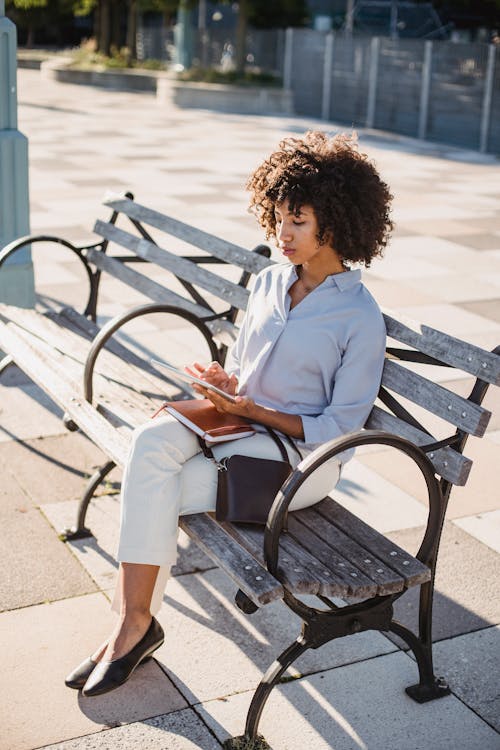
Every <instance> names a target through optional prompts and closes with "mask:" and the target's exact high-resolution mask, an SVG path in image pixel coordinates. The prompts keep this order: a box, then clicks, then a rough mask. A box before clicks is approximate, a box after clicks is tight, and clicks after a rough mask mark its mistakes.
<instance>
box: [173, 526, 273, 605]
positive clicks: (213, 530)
mask: <svg viewBox="0 0 500 750" xmlns="http://www.w3.org/2000/svg"><path fill="white" fill-rule="evenodd" d="M179 526H180V527H181V529H183V531H185V532H186V534H187V535H188V536H189V537H191V539H193V540H194V541H195V542H196V543H197V544H198V546H199V547H201V549H202V550H203V551H204V552H205V553H206V554H207V555H208V556H209V557H210V559H211V560H214V562H216V563H217V564H218V565H219V566H220V567H221V568H223V569H224V570H225V572H226V573H227V574H228V575H229V576H230V577H231V578H232V580H233V581H234V582H235V583H236V585H237V587H238V588H240V589H241V590H242V591H244V592H245V594H247V596H248V597H249V598H250V599H251V600H252V601H253V602H254V604H256V605H257V606H258V607H260V606H262V605H263V604H268V603H269V602H272V601H274V600H276V599H282V598H283V586H282V585H281V583H280V582H279V581H277V580H276V578H274V577H273V576H272V575H271V574H270V573H269V572H268V571H267V570H266V569H265V568H264V567H263V566H262V565H261V564H260V563H259V562H258V561H257V560H256V559H255V558H254V557H253V555H251V554H250V553H249V552H247V551H246V550H245V549H244V548H243V547H241V545H239V544H238V543H237V542H236V541H235V540H234V539H233V538H232V537H231V536H230V535H229V534H227V533H226V532H225V531H224V529H223V528H222V527H221V526H220V525H219V524H217V523H216V522H215V520H214V519H213V518H212V517H211V516H209V515H208V513H195V514H192V515H189V516H181V517H180V519H179Z"/></svg>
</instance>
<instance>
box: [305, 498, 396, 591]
mask: <svg viewBox="0 0 500 750" xmlns="http://www.w3.org/2000/svg"><path fill="white" fill-rule="evenodd" d="M323 502H324V501H323ZM319 505H321V504H319ZM300 521H301V523H303V524H305V525H306V526H308V527H309V529H311V531H314V533H315V534H317V535H318V536H319V537H321V539H322V540H323V541H324V542H325V543H326V544H328V545H329V546H330V547H332V548H333V549H334V550H337V551H341V554H342V556H343V557H345V558H346V560H348V561H349V562H350V563H351V565H352V566H354V568H355V570H354V571H353V572H352V573H350V575H351V577H352V578H353V581H354V584H355V583H356V580H357V578H358V573H357V572H356V569H357V570H358V571H361V572H362V573H363V574H364V575H365V576H367V577H368V578H370V579H371V580H372V581H373V582H374V583H376V584H377V593H378V594H380V595H384V594H395V593H396V592H398V591H402V590H403V588H404V578H403V577H402V575H401V574H400V573H396V572H395V571H394V569H393V567H389V566H388V565H387V564H386V563H385V562H383V561H382V560H381V559H380V558H378V557H377V556H376V555H375V554H374V553H373V551H371V550H370V552H369V554H368V551H367V550H366V549H364V547H363V546H362V545H361V544H359V542H357V541H356V540H355V539H353V538H352V537H351V536H349V535H348V534H346V533H345V532H344V531H343V530H342V529H340V528H339V527H338V526H336V525H335V524H334V523H331V520H329V519H327V518H326V517H325V516H324V515H323V513H320V511H319V510H318V506H313V507H311V508H306V509H304V510H302V511H301V516H300Z"/></svg>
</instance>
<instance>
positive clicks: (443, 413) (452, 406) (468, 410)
mask: <svg viewBox="0 0 500 750" xmlns="http://www.w3.org/2000/svg"><path fill="white" fill-rule="evenodd" d="M382 385H384V386H385V387H386V388H388V389H389V390H391V391H395V392H396V393H398V394H399V395H400V396H403V397H404V398H407V399H409V400H410V401H412V402H413V403H415V404H418V405H419V406H423V407H424V408H425V409H427V410H428V411H430V412H432V413H433V414H435V415H437V416H438V417H441V419H444V420H446V421H447V422H451V424H453V425H455V426H456V427H458V428H460V429H461V430H464V431H465V432H468V433H469V434H470V435H476V436H478V437H481V436H482V435H484V433H485V430H486V427H487V426H488V422H489V421H490V417H491V412H489V411H488V410H487V409H484V408H483V407H482V406H478V405H477V404H473V403H471V402H470V401H468V400H467V399H466V398H463V397H462V396H458V395H457V394H456V393H452V392H451V391H449V390H448V389H447V388H444V387H443V386H442V385H438V384H437V383H433V382H432V381H431V380H428V379H427V378H424V377H422V375H418V374H417V373H416V372H412V370H409V369H408V368H406V367H403V366H402V365H400V364H398V363H397V362H395V361H393V360H390V359H386V360H385V362H384V370H383V374H382Z"/></svg>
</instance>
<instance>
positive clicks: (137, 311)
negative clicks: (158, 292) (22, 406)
mask: <svg viewBox="0 0 500 750" xmlns="http://www.w3.org/2000/svg"><path fill="white" fill-rule="evenodd" d="M149 313H168V314H170V315H178V316H179V317H180V318H183V319H184V320H187V321H188V322H189V323H191V324H192V325H194V326H195V327H196V328H197V329H198V330H199V331H200V333H201V334H202V336H203V337H204V339H205V341H206V342H207V345H208V348H209V350H210V356H211V358H212V359H213V360H218V359H219V352H218V349H217V345H216V344H215V342H214V340H213V338H212V334H211V332H210V329H209V328H208V327H207V325H206V324H205V323H204V322H203V320H200V318H198V317H197V316H196V315H194V314H193V313H191V312H189V311H188V310H183V309H182V308H180V307H174V306H173V305H164V304H161V303H156V302H152V303H147V304H144V305H139V306H138V307H134V308H133V309H132V310H129V311H128V312H126V313H123V314H122V315H118V316H117V317H115V318H113V319H112V320H110V321H109V322H108V323H107V324H106V325H105V326H104V327H103V328H102V329H101V330H100V332H99V333H98V334H97V336H96V337H95V339H94V340H93V342H92V346H91V347H90V350H89V353H88V355H87V359H86V361H85V368H84V371H83V393H84V396H85V399H86V400H87V401H89V403H92V397H93V390H94V389H93V375H94V367H95V363H96V360H97V357H98V356H99V352H100V351H101V349H102V348H103V347H104V346H105V344H106V342H107V341H108V340H109V339H110V338H111V337H112V336H113V334H114V333H116V331H118V329H119V328H121V327H122V326H123V325H125V323H128V322H129V321H130V320H133V319H134V318H138V317H140V316H142V315H148V314H149Z"/></svg>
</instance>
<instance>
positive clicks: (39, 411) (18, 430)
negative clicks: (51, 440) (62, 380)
mask: <svg viewBox="0 0 500 750" xmlns="http://www.w3.org/2000/svg"><path fill="white" fill-rule="evenodd" d="M28 415H29V418H28ZM61 417H62V411H61V409H59V407H58V406H56V404H54V402H53V401H51V399H50V398H49V397H48V396H46V395H45V393H44V392H43V391H42V390H41V389H40V388H38V386H36V385H33V384H29V385H22V386H20V387H12V388H11V387H9V386H6V385H3V384H2V383H1V382H0V443H4V442H7V441H9V440H29V439H31V438H37V437H42V436H43V437H46V436H48V435H60V434H61V433H63V432H65V431H66V430H65V427H64V425H63V423H62V422H61Z"/></svg>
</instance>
